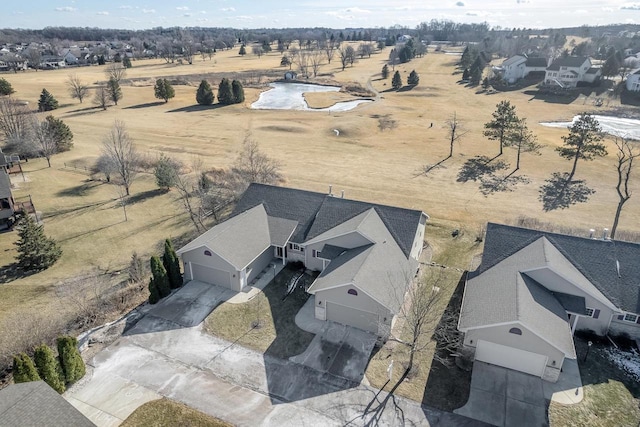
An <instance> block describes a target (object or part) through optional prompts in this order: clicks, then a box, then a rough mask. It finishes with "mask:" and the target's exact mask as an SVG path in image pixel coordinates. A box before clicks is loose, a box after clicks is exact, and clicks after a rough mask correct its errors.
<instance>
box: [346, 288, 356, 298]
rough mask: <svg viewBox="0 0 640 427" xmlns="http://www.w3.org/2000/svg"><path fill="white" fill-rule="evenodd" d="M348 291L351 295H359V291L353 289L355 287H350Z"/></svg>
mask: <svg viewBox="0 0 640 427" xmlns="http://www.w3.org/2000/svg"><path fill="white" fill-rule="evenodd" d="M347 293H348V294H349V295H355V296H358V291H356V290H355V289H353V288H351V289H349V290H348V291H347Z"/></svg>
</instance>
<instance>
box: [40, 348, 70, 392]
mask: <svg viewBox="0 0 640 427" xmlns="http://www.w3.org/2000/svg"><path fill="white" fill-rule="evenodd" d="M33 358H34V360H35V362H36V368H38V374H39V375H40V378H42V380H43V381H44V382H46V383H47V384H49V386H50V387H51V388H52V389H54V390H55V391H57V392H58V393H60V394H62V393H64V390H65V386H64V375H63V374H62V368H61V367H60V362H58V360H57V359H56V357H55V356H54V355H53V351H52V350H51V348H49V346H48V345H46V344H42V345H41V346H39V347H37V348H36V351H35V353H34V356H33Z"/></svg>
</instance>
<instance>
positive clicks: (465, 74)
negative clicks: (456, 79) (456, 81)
mask: <svg viewBox="0 0 640 427" xmlns="http://www.w3.org/2000/svg"><path fill="white" fill-rule="evenodd" d="M462 80H469V69H468V68H465V69H464V71H463V72H462Z"/></svg>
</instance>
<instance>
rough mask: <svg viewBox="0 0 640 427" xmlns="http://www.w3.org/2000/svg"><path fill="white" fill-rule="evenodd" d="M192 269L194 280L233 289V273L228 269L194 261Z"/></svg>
mask: <svg viewBox="0 0 640 427" xmlns="http://www.w3.org/2000/svg"><path fill="white" fill-rule="evenodd" d="M191 271H192V274H193V276H192V278H193V280H198V281H200V282H204V283H211V284H213V285H218V286H224V287H225V288H229V289H233V286H231V274H230V273H229V272H228V271H224V270H219V269H217V268H212V267H206V266H204V265H199V264H194V263H191Z"/></svg>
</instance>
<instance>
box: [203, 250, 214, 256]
mask: <svg viewBox="0 0 640 427" xmlns="http://www.w3.org/2000/svg"><path fill="white" fill-rule="evenodd" d="M204 254H205V255H206V256H212V254H211V251H208V250H207V251H204Z"/></svg>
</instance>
